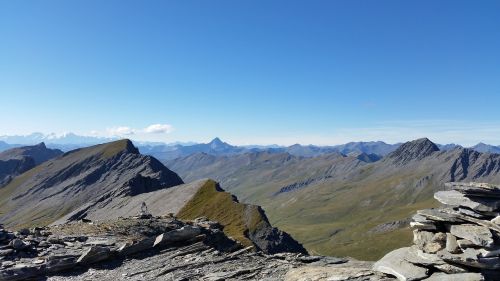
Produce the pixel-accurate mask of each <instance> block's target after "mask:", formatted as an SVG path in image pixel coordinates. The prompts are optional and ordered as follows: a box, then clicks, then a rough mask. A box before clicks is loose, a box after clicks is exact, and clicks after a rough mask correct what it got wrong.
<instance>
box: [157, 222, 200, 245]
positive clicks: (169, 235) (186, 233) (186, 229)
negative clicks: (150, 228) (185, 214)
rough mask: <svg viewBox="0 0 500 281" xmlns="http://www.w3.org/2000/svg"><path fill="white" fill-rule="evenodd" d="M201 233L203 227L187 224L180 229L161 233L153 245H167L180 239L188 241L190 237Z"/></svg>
mask: <svg viewBox="0 0 500 281" xmlns="http://www.w3.org/2000/svg"><path fill="white" fill-rule="evenodd" d="M200 233H201V229H200V228H199V227H194V226H190V225H186V226H183V227H181V228H180V229H175V230H172V231H169V232H166V233H163V234H160V235H159V236H158V237H156V239H155V241H154V243H153V247H156V246H158V245H165V244H168V243H175V242H180V241H187V240H189V239H193V238H194V237H196V236H197V235H199V234H200Z"/></svg>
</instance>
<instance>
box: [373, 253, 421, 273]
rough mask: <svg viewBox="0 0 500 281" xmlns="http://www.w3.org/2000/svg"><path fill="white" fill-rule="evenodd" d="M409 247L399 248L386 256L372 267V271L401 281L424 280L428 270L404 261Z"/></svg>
mask: <svg viewBox="0 0 500 281" xmlns="http://www.w3.org/2000/svg"><path fill="white" fill-rule="evenodd" d="M409 250H410V248H409V247H406V248H400V249H397V250H394V251H392V252H390V253H388V254H386V255H385V256H384V257H383V258H382V259H380V260H379V261H377V262H376V263H375V264H374V265H373V270H375V271H379V272H382V273H386V274H390V275H393V276H395V277H396V278H398V279H399V280H402V281H412V280H421V279H424V278H426V277H427V276H429V275H428V270H427V269H426V268H424V267H420V266H417V265H414V264H412V263H410V262H408V261H407V260H406V257H407V256H408V255H409V253H408V252H409Z"/></svg>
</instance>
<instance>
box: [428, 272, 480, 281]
mask: <svg viewBox="0 0 500 281" xmlns="http://www.w3.org/2000/svg"><path fill="white" fill-rule="evenodd" d="M483 280H485V279H484V276H483V275H482V274H481V273H457V274H446V273H434V274H432V275H431V277H429V278H427V279H425V281H483Z"/></svg>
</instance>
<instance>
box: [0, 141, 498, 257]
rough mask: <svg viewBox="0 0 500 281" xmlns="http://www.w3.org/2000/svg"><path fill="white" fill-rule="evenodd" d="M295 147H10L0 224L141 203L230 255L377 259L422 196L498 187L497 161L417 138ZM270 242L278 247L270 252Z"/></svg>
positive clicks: (401, 240)
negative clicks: (206, 229) (209, 226)
mask: <svg viewBox="0 0 500 281" xmlns="http://www.w3.org/2000/svg"><path fill="white" fill-rule="evenodd" d="M297 148H298V147H297V146H291V147H287V148H276V147H271V148H245V147H236V146H232V145H230V144H227V143H225V142H223V141H221V140H220V139H215V140H214V141H212V142H210V143H209V144H198V145H188V146H183V145H177V149H175V150H174V151H177V152H175V153H178V154H177V155H184V154H186V155H187V156H181V157H177V158H175V159H171V160H162V161H159V160H157V159H156V158H155V157H153V156H150V155H144V154H141V153H140V151H139V149H138V148H137V147H135V146H134V144H133V143H132V142H131V141H129V140H119V141H113V142H109V143H105V144H100V145H94V146H90V147H86V148H80V149H76V150H72V151H69V152H66V153H64V154H62V152H61V151H58V150H53V149H49V148H47V147H46V146H45V144H43V143H41V144H39V145H36V146H28V147H22V148H12V149H10V150H7V151H4V152H3V153H1V154H0V155H1V157H0V160H1V161H4V162H8V161H14V160H16V159H24V162H19V163H18V164H19V165H18V167H19V169H18V170H16V169H13V170H9V171H7V172H4V174H3V178H7V177H9V178H8V180H7V181H5V182H4V184H3V185H4V186H3V187H1V188H0V223H3V224H5V225H6V226H9V227H17V228H19V227H25V226H32V225H47V224H60V223H67V222H73V221H79V220H82V219H90V220H103V219H107V218H118V217H122V216H128V215H131V214H132V213H134V212H137V211H138V210H139V209H140V205H141V203H142V202H145V203H147V205H148V206H149V207H150V209H151V210H152V211H153V212H154V213H157V214H161V215H167V214H169V213H172V214H176V215H178V216H180V217H183V218H186V219H187V218H190V219H194V218H196V217H197V216H207V215H208V216H210V217H211V218H213V219H214V220H218V221H222V222H223V223H224V224H225V225H226V227H225V230H226V231H227V232H228V235H230V236H232V237H236V238H237V239H239V241H240V242H241V243H242V244H246V245H249V243H251V244H252V245H254V246H255V247H264V248H266V249H268V250H270V251H273V250H272V249H282V248H286V247H288V246H290V245H291V246H290V247H292V248H295V249H300V247H299V246H298V245H299V244H294V243H295V242H293V241H295V240H293V239H292V238H291V236H288V234H286V233H290V234H291V235H292V236H293V237H295V238H296V239H297V240H298V241H300V242H301V243H303V244H304V245H305V247H306V248H307V249H308V250H309V251H310V252H312V253H317V254H327V255H340V256H353V257H356V258H361V259H377V258H379V257H380V256H381V255H383V254H384V253H386V252H387V251H388V250H391V249H394V248H397V247H401V246H405V245H407V244H408V243H409V242H410V240H411V238H410V237H411V233H410V232H409V230H408V228H406V225H407V223H406V222H407V220H408V217H409V216H410V215H411V214H412V213H413V212H414V211H415V210H417V209H422V208H427V207H433V206H435V204H436V203H435V202H434V200H432V195H433V194H434V192H435V191H437V190H439V189H440V188H441V187H442V185H443V183H444V182H448V181H470V180H474V181H485V182H491V183H500V155H499V154H494V153H481V152H477V151H475V150H472V149H468V148H462V147H460V146H454V147H442V146H439V145H437V144H435V143H433V142H432V141H430V140H428V139H425V138H424V139H418V140H414V141H410V142H407V143H404V144H401V145H397V147H396V148H395V149H394V150H392V149H393V148H390V147H389V146H387V145H386V144H384V143H353V144H349V145H345V146H342V147H336V148H335V147H329V148H324V147H323V148H321V149H324V150H323V151H322V152H321V153H318V149H319V148H318V147H314V146H305V147H303V148H305V149H306V150H307V153H304V150H302V149H300V153H299V152H297ZM280 149H282V150H280ZM327 149H331V150H327ZM383 149H386V150H383ZM387 149H390V150H392V151H391V152H388V150H387ZM200 150H201V152H199V151H200ZM360 150H364V151H360ZM365 151H366V152H365ZM368 152H378V153H387V154H385V156H381V155H380V154H375V153H368ZM168 153H174V152H171V151H170V152H168ZM292 153H295V155H294V154H292ZM311 153H312V154H311ZM315 153H318V154H317V155H316V154H315ZM305 154H306V155H307V156H304V155H305ZM162 162H163V163H162ZM0 163H1V162H0ZM167 167H168V168H167ZM207 178H212V179H214V181H212V180H207ZM219 183H220V185H219ZM221 187H224V189H225V190H227V191H228V192H230V193H227V192H225V191H224V190H222V188H221ZM231 194H234V195H236V196H237V197H238V198H240V199H241V201H238V200H237V199H236V197H233V196H232V195H231ZM241 202H244V203H241ZM248 204H250V205H248ZM258 206H262V207H263V209H260V207H258ZM264 210H265V212H264ZM272 225H276V226H278V227H279V228H280V229H283V230H284V231H286V232H281V231H280V230H278V229H275V228H273V227H272ZM259 237H260V238H259ZM270 237H273V238H272V239H271V238H270ZM270 240H273V241H278V245H288V246H270V245H268V244H269V243H268V242H269V241H270ZM280 241H281V242H280ZM266 245H267V246H266ZM272 245H274V244H272ZM273 247H274V248H273ZM276 251H277V250H276Z"/></svg>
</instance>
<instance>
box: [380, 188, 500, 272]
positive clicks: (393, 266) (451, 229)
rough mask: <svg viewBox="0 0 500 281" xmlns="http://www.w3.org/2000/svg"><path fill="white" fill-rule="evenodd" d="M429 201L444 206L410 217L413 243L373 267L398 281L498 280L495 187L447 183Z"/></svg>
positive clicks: (499, 228) (499, 198) (498, 197)
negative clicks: (435, 201) (443, 188)
mask: <svg viewBox="0 0 500 281" xmlns="http://www.w3.org/2000/svg"><path fill="white" fill-rule="evenodd" d="M434 197H435V198H436V199H437V200H438V201H439V202H441V203H442V204H444V205H445V207H442V208H439V209H427V210H420V211H418V212H417V214H416V215H414V216H413V221H412V222H411V223H410V225H411V227H412V228H413V229H414V230H413V234H414V235H413V237H414V238H413V242H414V245H413V246H411V247H407V248H401V249H397V250H394V251H392V252H390V253H388V254H387V255H386V256H384V257H383V258H382V259H381V260H380V261H378V262H377V263H375V265H374V267H373V269H374V270H377V271H380V272H384V273H387V274H391V275H393V276H395V277H397V278H398V279H400V280H422V279H424V278H427V277H429V279H425V280H498V279H499V278H500V241H499V240H498V239H499V237H500V224H499V223H500V219H499V218H500V216H499V215H500V204H499V202H500V187H499V186H494V185H490V184H481V183H448V184H446V190H445V191H439V192H437V193H436V194H435V196H434Z"/></svg>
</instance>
